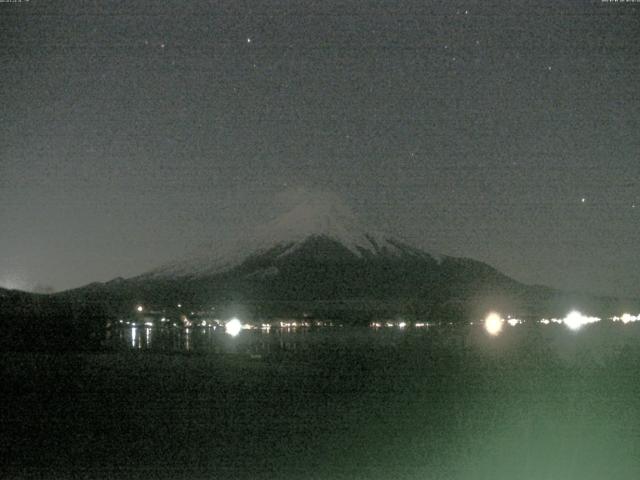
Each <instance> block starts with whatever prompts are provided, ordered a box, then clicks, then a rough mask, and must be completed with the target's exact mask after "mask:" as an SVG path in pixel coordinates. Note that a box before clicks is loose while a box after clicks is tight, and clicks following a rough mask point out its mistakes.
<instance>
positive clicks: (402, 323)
mask: <svg viewBox="0 0 640 480" xmlns="http://www.w3.org/2000/svg"><path fill="white" fill-rule="evenodd" d="M406 326H407V323H406V322H400V323H399V324H398V327H400V328H404V327H406Z"/></svg>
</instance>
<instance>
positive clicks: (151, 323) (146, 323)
mask: <svg viewBox="0 0 640 480" xmlns="http://www.w3.org/2000/svg"><path fill="white" fill-rule="evenodd" d="M144 324H145V326H147V327H153V322H144Z"/></svg>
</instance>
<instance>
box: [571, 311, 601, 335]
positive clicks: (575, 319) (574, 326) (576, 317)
mask: <svg viewBox="0 0 640 480" xmlns="http://www.w3.org/2000/svg"><path fill="white" fill-rule="evenodd" d="M599 321H600V319H599V318H598V317H587V316H585V315H582V314H581V313H580V312H578V311H577V310H573V311H572V312H570V313H569V314H568V315H567V316H566V317H564V320H563V323H564V324H565V325H566V326H567V327H568V328H570V329H571V330H578V329H580V327H582V326H583V325H586V324H587V323H594V322H599Z"/></svg>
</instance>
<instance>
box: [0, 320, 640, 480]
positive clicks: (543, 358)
mask: <svg viewBox="0 0 640 480" xmlns="http://www.w3.org/2000/svg"><path fill="white" fill-rule="evenodd" d="M613 328H614V327H613V326H607V327H605V326H593V327H588V328H586V329H585V330H584V331H581V332H579V334H578V335H576V334H575V333H572V332H567V331H566V330H564V329H561V328H557V329H556V330H554V331H553V332H552V333H545V334H544V335H542V334H540V332H539V331H536V330H532V331H529V332H526V334H525V332H524V331H522V332H521V333H520V334H514V333H509V332H505V334H504V335H502V336H501V337H499V338H491V339H490V338H487V337H486V336H485V335H483V334H482V332H480V331H476V332H471V333H468V334H465V335H460V334H456V333H452V332H440V333H433V332H432V333H429V334H424V335H406V336H400V337H398V340H397V341H396V342H394V343H392V344H389V345H373V344H368V343H362V342H360V343H358V342H350V341H348V339H341V340H340V341H336V342H326V343H324V344H321V345H318V346H316V347H315V348H314V349H312V350H306V351H304V352H303V353H299V354H296V353H287V354H282V355H277V356H272V357H267V358H264V359H262V360H250V359H249V358H247V357H242V356H234V355H226V356H224V355H201V356H195V355H191V356H189V355H179V354H176V355H161V354H151V353H103V354H60V355H46V354H33V353H7V354H3V356H2V359H1V365H2V378H1V381H2V389H3V391H4V392H5V395H4V400H3V409H2V414H1V415H2V416H1V417H0V456H1V458H3V461H2V467H0V468H2V478H15V479H18V478H42V479H48V478H51V479H54V478H55V479H64V478H83V479H84V478H86V479H91V478H96V479H106V478H114V479H120V478H121V479H137V478H139V479H151V478H154V479H155V478H161V479H165V478H166V479H204V478H221V479H226V478H230V479H231V478H252V479H255V478H265V479H266V478H269V479H279V478H292V479H293V478H296V479H304V478H313V479H341V478H358V479H360V478H361V479H378V478H379V479H389V478H396V479H425V478H426V479H431V478H433V479H461V480H467V479H469V480H470V479H474V480H475V479H492V480H493V479H498V480H500V479H505V480H506V479H515V478H519V479H580V480H586V479H594V480H595V479H598V480H600V479H603V478H607V479H611V480H614V479H629V480H631V479H637V478H640V382H638V371H640V344H639V343H636V340H634V339H635V338H637V335H638V332H636V331H635V330H634V331H633V332H632V333H633V336H631V335H630V334H629V332H631V329H632V328H633V329H635V326H632V325H628V326H625V327H624V328H627V331H615V332H613V331H612V329H613ZM616 328H617V327H616ZM636 330H637V329H636ZM616 335H618V336H620V335H622V336H624V337H625V340H624V341H623V342H621V343H618V347H615V348H611V346H610V345H609V344H604V343H602V342H601V341H600V339H601V338H611V337H612V336H616ZM550 338H551V340H550Z"/></svg>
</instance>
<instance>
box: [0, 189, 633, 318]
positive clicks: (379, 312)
mask: <svg viewBox="0 0 640 480" xmlns="http://www.w3.org/2000/svg"><path fill="white" fill-rule="evenodd" d="M294 200H295V201H293V202H289V203H290V204H289V206H288V207H287V208H283V211H282V212H281V213H280V214H279V215H275V216H274V217H273V218H271V219H270V220H268V221H266V222H264V223H263V224H261V225H259V226H257V227H255V228H254V229H253V230H251V231H249V232H248V233H247V234H246V235H244V236H242V238H236V239H233V241H232V242H231V243H229V244H220V243H216V244H213V245H207V246H203V247H201V248H199V249H198V250H197V251H195V252H194V253H192V254H190V255H188V256H186V257H184V258H181V259H179V260H175V261H172V262H169V263H166V264H164V265H161V266H159V267H157V268H155V269H153V270H151V271H149V272H146V273H143V274H141V275H139V276H136V277H133V278H129V279H123V278H117V279H114V280H112V281H110V282H106V283H92V284H90V285H86V286H84V287H81V288H78V289H74V290H69V291H66V292H61V293H58V294H54V295H40V296H28V295H27V294H25V295H27V296H26V297H25V296H22V297H19V298H20V300H19V301H18V302H13V301H11V300H9V297H12V298H18V297H17V296H16V294H10V295H9V294H7V293H6V292H0V293H1V294H2V295H0V315H4V317H3V318H4V319H5V322H6V321H8V322H11V319H12V318H14V317H16V316H20V317H24V316H27V317H29V318H39V316H42V315H46V316H48V317H52V318H54V317H55V318H60V317H61V316H71V317H72V318H73V322H75V323H82V322H89V323H92V324H93V325H100V324H103V322H106V321H108V320H109V319H114V318H116V316H124V315H131V313H132V312H133V309H134V307H135V306H136V305H139V304H143V305H145V307H146V308H148V309H151V310H165V311H167V312H170V311H172V312H173V313H176V311H175V309H176V306H177V305H178V304H180V305H182V306H183V308H186V309H188V310H189V311H191V310H194V311H195V310H203V309H206V310H208V311H211V309H213V310H214V311H215V312H216V313H215V315H216V316H220V317H225V316H229V315H243V316H244V317H246V318H277V317H282V316H290V317H300V316H303V315H305V316H310V317H316V318H339V319H342V320H344V321H352V322H363V323H364V322H367V321H371V320H373V319H384V318H396V317H398V316H402V317H403V318H407V319H415V320H418V319H419V320H423V321H424V320H429V321H435V322H437V321H446V322H459V321H465V320H468V319H477V318H482V317H483V316H484V315H485V314H486V313H487V312H488V311H489V310H498V311H500V312H502V313H503V314H505V315H507V314H511V315H514V316H520V317H531V318H540V317H542V316H557V317H560V316H564V315H566V313H567V311H569V310H570V309H573V308H579V309H582V310H584V311H585V312H588V313H590V314H591V315H598V316H607V315H612V314H620V313H621V312H622V311H624V310H625V309H627V308H631V307H633V308H634V309H636V308H637V307H638V303H637V302H626V301H622V300H618V299H614V298H607V297H594V296H592V295H586V294H580V293H567V292H562V291H558V290H554V289H551V288H548V287H543V286H531V285H525V284H523V283H521V282H518V281H517V280H515V279H512V278H510V277H508V276H507V275H504V274H503V273H501V272H499V271H498V270H496V269H495V268H493V267H491V266H489V265H487V264H485V263H482V262H479V261H476V260H472V259H468V258H456V257H451V256H446V255H439V254H436V253H431V252H426V251H423V250H422V249H420V248H417V247H416V246H414V245H411V244H409V243H408V242H405V241H403V240H401V239H399V238H397V237H396V236H393V235H389V234H385V233H381V232H379V231H377V230H376V229H374V228H370V227H368V226H366V225H364V224H363V223H361V222H360V221H359V220H358V218H357V217H356V216H355V215H354V213H353V212H352V211H351V210H350V209H349V208H348V207H347V206H346V205H345V204H344V203H343V202H342V201H341V200H340V199H339V198H337V197H335V196H333V195H330V194H323V193H321V194H317V193H316V194H313V193H310V192H299V193H298V194H297V196H295V198H294ZM3 295H4V296H3ZM18 304H19V305H22V306H21V307H20V308H21V309H22V310H20V309H18V310H16V305H18ZM7 305H12V306H9V307H7ZM29 306H31V307H29ZM25 308H26V310H25ZM25 311H26V312H27V313H28V315H27V314H21V313H20V312H25ZM53 311H55V312H58V313H59V314H56V315H53V314H51V312H53ZM3 312H4V313H3ZM7 312H9V313H7ZM43 312H44V313H43ZM7 319H8V320H7Z"/></svg>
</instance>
